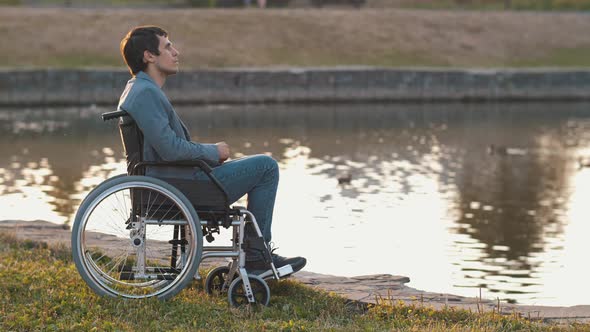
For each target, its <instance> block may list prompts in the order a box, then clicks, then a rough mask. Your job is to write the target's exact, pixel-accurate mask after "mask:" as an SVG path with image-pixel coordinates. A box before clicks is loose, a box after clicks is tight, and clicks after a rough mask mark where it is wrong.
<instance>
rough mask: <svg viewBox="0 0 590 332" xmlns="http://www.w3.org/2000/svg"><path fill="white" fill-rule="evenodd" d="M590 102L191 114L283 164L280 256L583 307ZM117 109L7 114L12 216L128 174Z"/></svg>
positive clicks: (5, 206) (208, 132)
mask: <svg viewBox="0 0 590 332" xmlns="http://www.w3.org/2000/svg"><path fill="white" fill-rule="evenodd" d="M588 106H589V105H587V104H496V105H460V104H453V105H440V104H437V105H413V104H402V105H332V106H309V105H305V106H267V107H264V106H231V107H228V106H215V107H205V106H203V107H182V108H178V111H179V113H181V116H182V118H183V120H184V121H185V122H186V123H187V124H188V126H189V127H190V128H191V131H192V133H193V135H194V136H193V139H195V140H201V141H207V142H215V141H220V140H226V141H227V142H228V143H229V144H230V145H231V146H232V147H233V150H232V152H233V153H234V155H233V157H234V158H237V157H240V156H243V155H248V154H253V153H260V152H265V153H268V154H271V155H272V156H274V157H275V158H276V159H277V160H279V163H280V165H281V168H282V173H281V184H280V187H279V197H278V202H277V207H276V211H275V215H276V219H275V220H276V223H275V225H274V232H273V233H274V240H275V241H276V242H277V244H279V245H280V247H281V253H282V254H286V255H290V254H297V255H305V256H308V257H309V267H308V268H309V270H312V271H316V272H323V273H331V274H339V275H358V274H369V273H392V274H402V275H408V276H410V277H411V279H412V283H411V285H412V286H413V287H416V288H420V289H427V290H434V291H441V292H452V293H458V294H463V295H469V296H474V295H478V294H479V289H480V288H482V289H483V290H484V296H488V297H496V296H497V297H499V298H501V299H507V300H516V301H518V302H526V303H545V304H581V303H585V302H586V301H587V300H586V299H587V298H588V297H589V295H590V294H589V291H588V290H586V289H583V290H582V291H581V290H580V289H574V288H573V286H572V289H568V286H569V285H574V286H581V285H583V281H584V280H586V279H587V278H588V277H590V275H589V273H590V272H588V271H585V269H584V268H583V264H582V263H580V262H581V261H582V260H583V257H584V254H585V252H587V250H588V249H590V245H589V244H588V243H587V242H588V241H584V234H587V232H588V226H587V223H586V222H585V220H584V214H585V213H586V212H587V208H586V206H585V204H584V198H585V197H587V196H586V194H587V193H586V190H587V189H586V188H589V185H590V173H588V172H590V171H589V169H590V168H586V167H585V166H586V164H587V160H589V159H590V150H588V146H590V145H589V144H588V143H589V140H590V131H589V130H588V129H589V128H590V109H589V108H588ZM108 110H109V109H102V108H95V107H88V108H67V109H19V110H2V112H0V128H1V131H0V138H1V140H0V151H2V154H3V155H4V156H5V158H3V160H0V174H1V175H2V177H1V178H0V211H2V212H0V220H1V219H45V220H51V221H54V222H59V223H61V222H70V221H71V219H72V216H73V214H74V213H75V209H76V208H77V206H78V204H79V202H80V200H81V199H83V197H85V196H86V194H87V193H88V191H89V190H91V189H92V188H93V187H94V186H96V185H97V184H98V183H100V182H101V181H102V180H104V179H106V178H108V177H111V176H113V175H115V174H120V173H123V172H124V171H125V164H124V161H123V160H122V149H121V146H120V142H119V138H118V134H117V132H116V126H115V124H114V123H110V124H104V123H102V122H101V121H100V119H99V117H98V114H100V113H101V112H104V111H108ZM292 234H299V236H292ZM584 278H586V279H584ZM565 280H568V281H567V282H565ZM571 281H574V282H573V283H572V282H571ZM581 287H583V286H581Z"/></svg>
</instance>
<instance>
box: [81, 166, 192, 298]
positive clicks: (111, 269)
mask: <svg viewBox="0 0 590 332" xmlns="http://www.w3.org/2000/svg"><path fill="white" fill-rule="evenodd" d="M202 251H203V240H202V230H201V226H200V222H199V218H198V215H197V213H196V212H195V210H194V208H193V206H192V204H191V202H189V201H188V199H187V198H186V197H185V196H184V195H183V194H182V193H181V192H180V191H179V190H178V189H176V188H175V187H173V186H171V185H170V184H168V183H166V182H164V181H162V180H159V179H155V178H151V177H146V176H117V177H114V178H111V179H109V180H106V181H105V182H103V183H101V184H100V185H99V186H98V187H96V188H95V189H94V190H93V191H91V193H90V194H89V195H88V196H87V197H86V198H85V199H84V201H83V202H82V204H81V206H80V208H79V209H78V212H77V214H76V218H75V220H74V225H73V228H72V255H73V259H74V263H75V264H76V268H77V269H78V272H79V273H80V275H81V276H82V278H83V279H84V281H85V282H86V283H87V284H88V285H89V286H90V288H92V289H93V290H94V291H95V292H96V293H97V294H99V295H107V296H114V297H125V298H146V297H153V296H156V297H158V298H160V299H168V298H170V297H172V296H174V295H176V294H177V293H178V292H180V291H181V290H182V289H183V288H184V287H185V286H186V285H187V284H188V283H189V282H190V281H191V280H192V279H193V277H194V276H195V274H196V272H197V270H198V267H199V263H200V260H201V255H202Z"/></svg>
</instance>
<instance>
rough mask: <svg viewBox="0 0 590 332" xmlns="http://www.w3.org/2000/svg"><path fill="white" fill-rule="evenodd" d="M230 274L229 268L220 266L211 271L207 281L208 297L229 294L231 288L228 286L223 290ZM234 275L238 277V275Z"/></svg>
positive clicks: (206, 290)
mask: <svg viewBox="0 0 590 332" xmlns="http://www.w3.org/2000/svg"><path fill="white" fill-rule="evenodd" d="M228 273H229V267H227V266H218V267H216V268H214V269H213V270H211V272H209V274H207V278H206V279H205V292H206V293H207V294H208V295H220V294H222V293H225V292H227V290H228V288H229V287H227V286H226V287H225V288H223V284H224V283H225V279H226V278H227V276H228ZM234 275H235V276H237V273H236V274H234ZM234 279H235V277H234Z"/></svg>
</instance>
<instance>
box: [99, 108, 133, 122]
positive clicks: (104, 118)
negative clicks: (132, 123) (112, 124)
mask: <svg viewBox="0 0 590 332" xmlns="http://www.w3.org/2000/svg"><path fill="white" fill-rule="evenodd" d="M125 115H129V114H127V112H126V111H124V110H117V111H113V112H107V113H102V121H107V120H112V119H116V118H118V117H121V116H125Z"/></svg>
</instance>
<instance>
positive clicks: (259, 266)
mask: <svg viewBox="0 0 590 332" xmlns="http://www.w3.org/2000/svg"><path fill="white" fill-rule="evenodd" d="M272 262H273V263H274V265H275V268H276V269H279V268H281V267H283V266H285V265H291V268H293V273H295V272H297V271H299V270H301V269H302V268H303V267H304V266H305V264H307V260H306V259H305V258H303V257H283V256H279V255H277V254H272ZM269 269H270V265H267V264H266V263H264V261H263V260H256V261H246V270H247V271H248V273H252V274H261V273H263V272H265V271H267V270H269Z"/></svg>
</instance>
